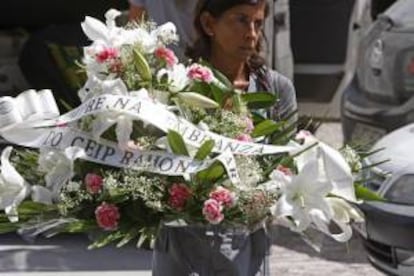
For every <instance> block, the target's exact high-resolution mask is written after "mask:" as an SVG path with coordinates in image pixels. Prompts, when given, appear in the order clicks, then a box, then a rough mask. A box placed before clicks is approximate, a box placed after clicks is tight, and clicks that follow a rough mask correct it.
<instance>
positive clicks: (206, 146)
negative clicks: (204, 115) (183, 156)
mask: <svg viewBox="0 0 414 276" xmlns="http://www.w3.org/2000/svg"><path fill="white" fill-rule="evenodd" d="M214 144H215V142H214V140H207V141H205V142H204V143H203V144H202V145H201V147H200V148H199V149H198V151H197V153H196V155H195V156H194V159H197V160H204V159H206V157H207V156H208V155H209V154H210V153H211V151H212V150H213V148H214Z"/></svg>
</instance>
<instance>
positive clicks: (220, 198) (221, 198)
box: [210, 186, 235, 207]
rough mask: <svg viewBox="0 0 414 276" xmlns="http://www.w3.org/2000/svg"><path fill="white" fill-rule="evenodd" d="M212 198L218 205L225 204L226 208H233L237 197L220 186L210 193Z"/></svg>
mask: <svg viewBox="0 0 414 276" xmlns="http://www.w3.org/2000/svg"><path fill="white" fill-rule="evenodd" d="M210 198H212V199H214V200H216V201H217V202H218V203H220V204H223V205H224V206H226V207H231V206H233V204H234V201H235V197H234V194H233V193H232V192H230V191H229V190H228V189H226V188H224V187H222V186H219V187H217V188H216V189H215V190H214V191H212V192H211V193H210Z"/></svg>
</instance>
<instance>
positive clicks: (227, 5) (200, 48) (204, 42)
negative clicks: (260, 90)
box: [186, 0, 269, 71]
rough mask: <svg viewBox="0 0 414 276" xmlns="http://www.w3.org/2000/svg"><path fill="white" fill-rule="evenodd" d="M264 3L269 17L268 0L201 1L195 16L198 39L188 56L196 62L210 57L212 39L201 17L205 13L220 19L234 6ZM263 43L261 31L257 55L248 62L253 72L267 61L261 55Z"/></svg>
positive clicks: (188, 50)
mask: <svg viewBox="0 0 414 276" xmlns="http://www.w3.org/2000/svg"><path fill="white" fill-rule="evenodd" d="M262 2H266V7H265V16H267V14H268V10H269V7H268V3H267V1H266V0H199V2H198V4H197V6H196V9H195V16H194V28H195V30H196V32H197V35H198V37H197V38H196V40H195V41H194V43H193V45H192V46H191V47H187V51H186V55H187V56H188V57H190V58H191V59H193V60H196V61H197V60H199V59H200V58H201V59H204V60H208V58H209V56H210V50H211V42H210V37H209V36H208V35H207V34H206V33H205V31H204V29H203V26H202V25H201V20H200V17H201V15H202V14H203V13H204V12H208V13H210V14H211V15H212V16H214V17H215V18H218V17H220V16H221V15H222V14H223V13H224V12H226V11H227V10H229V9H231V8H232V7H234V6H238V5H257V4H260V3H262ZM263 41H265V35H264V33H263V30H261V38H260V39H259V41H258V43H257V46H256V53H254V54H253V55H252V56H251V57H250V58H249V60H248V61H247V64H248V66H249V68H250V69H251V70H253V71H257V70H259V69H260V68H261V67H263V65H264V64H265V59H264V58H263V57H262V56H261V55H260V54H261V51H262V48H263Z"/></svg>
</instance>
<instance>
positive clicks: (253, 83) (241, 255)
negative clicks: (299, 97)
mask: <svg viewBox="0 0 414 276" xmlns="http://www.w3.org/2000/svg"><path fill="white" fill-rule="evenodd" d="M267 12H268V7H267V4H266V0H202V1H200V2H199V3H198V6H197V9H196V14H195V29H196V31H197V33H198V39H197V40H196V42H195V44H194V46H193V47H192V48H191V49H189V51H188V55H189V57H191V58H192V59H193V60H198V59H200V58H202V59H204V60H207V61H208V62H210V63H211V64H212V65H213V66H214V67H215V68H217V69H218V70H220V71H221V72H222V73H223V74H224V75H226V76H227V78H228V79H229V80H231V81H232V83H233V85H234V87H235V88H238V89H241V90H244V91H246V92H248V93H254V92H256V91H269V92H272V93H275V94H277V95H278V97H279V101H278V103H277V104H276V106H274V107H273V108H272V109H271V110H268V112H267V114H265V115H267V116H271V117H272V118H273V119H287V118H288V116H289V115H290V114H292V113H293V112H294V111H295V110H296V106H297V104H296V97H295V91H294V88H293V86H292V83H291V82H290V81H289V80H288V79H287V78H286V77H284V76H282V75H280V74H279V73H277V72H275V71H273V70H270V69H268V68H266V66H265V65H264V59H263V58H262V57H261V56H260V54H261V49H262V43H263V42H262V41H263V29H262V27H263V23H264V20H265V17H266V14H267ZM230 232H231V231H230ZM230 232H229V231H223V229H220V227H217V228H214V227H212V229H211V231H207V232H206V230H205V229H203V228H200V227H196V226H194V227H192V226H189V227H168V226H164V227H163V228H162V229H161V231H160V233H159V236H158V238H157V242H156V245H155V250H154V259H153V261H154V262H153V275H154V276H158V275H171V276H176V275H177V276H178V275H200V276H201V275H203V276H204V275H209V276H210V275H211V276H213V275H214V276H217V275H223V276H231V275H234V276H236V275H237V276H253V275H270V273H269V269H268V261H267V253H268V250H269V247H270V242H269V239H268V236H267V234H266V232H265V229H264V228H260V229H259V230H257V231H254V232H253V233H248V234H247V233H245V232H244V233H237V231H235V232H231V233H230Z"/></svg>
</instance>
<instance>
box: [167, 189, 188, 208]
mask: <svg viewBox="0 0 414 276" xmlns="http://www.w3.org/2000/svg"><path fill="white" fill-rule="evenodd" d="M168 191H169V193H170V198H169V199H168V204H169V205H170V206H171V207H172V208H174V209H176V210H178V211H181V210H182V209H183V208H184V206H185V204H186V202H187V199H189V198H190V197H191V194H192V193H191V190H190V188H188V187H187V186H186V185H185V184H183V183H174V184H173V185H172V186H171V188H170V189H169V190H168Z"/></svg>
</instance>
